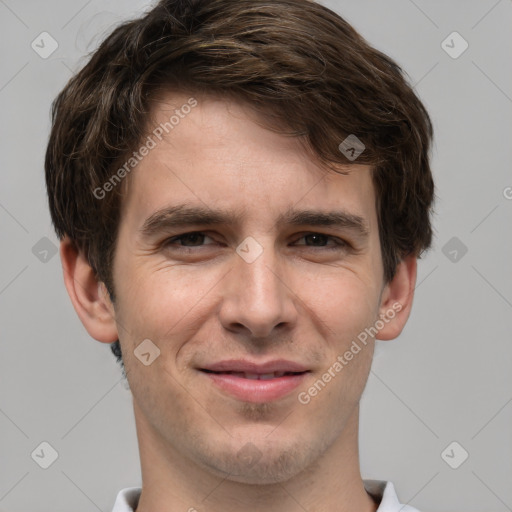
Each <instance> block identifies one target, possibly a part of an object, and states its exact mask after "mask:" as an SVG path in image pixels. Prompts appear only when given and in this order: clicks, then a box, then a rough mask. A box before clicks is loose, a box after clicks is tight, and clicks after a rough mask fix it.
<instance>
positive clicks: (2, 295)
mask: <svg viewBox="0 0 512 512" xmlns="http://www.w3.org/2000/svg"><path fill="white" fill-rule="evenodd" d="M325 4H326V5H328V6H329V7H331V8H332V9H334V10H335V11H337V12H339V13H340V14H341V15H342V16H343V17H345V18H346V19H347V20H348V21H349V22H350V23H352V24H353V25H354V27H355V28H356V29H357V30H358V31H359V32H360V33H361V34H362V35H363V36H364V37H365V38H366V39H367V40H369V41H370V42H371V43H372V44H373V45H374V46H376V47H377V48H378V49H380V50H382V51H383V52H385V53H387V54H388V55H390V56H391V57H392V58H394V59H395V60H396V61H397V62H398V63H399V64H400V65H401V66H402V67H403V68H404V70H405V71H406V72H407V73H408V75H409V76H410V81H411V83H412V84H414V85H415V89H416V91H417V93H418V94H419V95H420V97H421V98H422V100H423V101H424V103H425V105H426V106H427V108H428V109H429V111H430V113H431V116H432V118H433V120H434V125H435V147H434V153H433V161H432V165H433V170H434V174H435V179H436V184H437V194H438V199H437V204H436V216H435V218H434V223H435V229H436V238H435V242H434V247H433V249H432V250H431V252H430V253H429V254H428V255H427V256H426V257H425V258H423V259H422V260H421V261H420V264H419V276H418V287H417V290H416V297H415V304H414V308H413V313H412V316H411V318H410V321H409V323H408V325H407V327H406V328H405V330H404V332H403V334H402V335H401V337H400V338H399V339H397V340H395V341H390V342H378V346H377V351H376V357H375V361H374V364H373V369H372V373H371V376H370V380H369V382H368V385H367V388H366V390H365V393H364V396H363V401H362V412H361V441H360V443H361V463H362V472H363V477H365V478H377V479H386V480H391V481H393V482H394V483H395V486H396V488H397V490H398V494H399V497H400V499H401V500H402V502H404V503H410V504H411V505H413V506H415V507H417V508H419V509H420V510H422V512H426V511H446V512H448V511H460V510H465V511H466V512H473V511H506V510H512V438H511V426H512V371H511V367H512V366H511V363H512V343H511V334H510V318H511V308H512V286H511V279H510V278H511V266H512V265H511V262H512V258H511V255H512V250H511V249H512V237H511V236H510V232H511V230H510V226H511V221H512V200H511V199H507V197H506V196H508V197H509V198H510V197H512V189H511V188H507V187H512V173H511V172H510V169H511V163H512V149H511V148H512V125H511V120H512V67H511V49H512V3H511V2H510V0H500V1H496V0H479V1H476V0H472V1H467V0H465V1H463V0H459V1H450V2H446V1H442V0H435V1H426V0H414V1H412V0H389V1H386V2H383V1H380V0H364V1H362V0H359V1H348V0H332V1H326V2H325ZM147 5H148V4H147V2H144V1H142V0H130V1H126V0H115V1H114V0H111V1H99V0H89V1H84V0H73V1H69V0H68V1H64V0H50V1H45V2H40V1H35V0H32V1H29V0H20V1H15V0H0V42H1V50H0V51H1V56H2V60H1V69H0V73H1V74H0V110H1V113H2V123H1V134H0V141H1V151H0V164H1V168H2V169H1V172H0V180H1V182H0V222H1V229H0V237H1V251H0V258H1V260H0V261H1V266H0V326H1V333H2V337H1V343H0V434H1V435H0V510H2V511H4V512H5V511H9V512H21V511H34V512H43V511H50V510H51V511H53V512H59V511H67V510H74V511H76V512H89V511H96V510H101V511H106V512H109V511H110V510H111V507H112V505H113V502H114V499H115V496H116V494H117V492H118V491H119V490H120V489H121V488H123V487H128V486H132V485H140V469H139V459H138V448H137V441H136V436H135V426H134V420H133V412H132V405H131V395H130V392H129V391H128V390H127V389H126V388H125V387H124V383H123V381H122V379H121V372H120V369H119V368H118V366H117V365H116V363H115V360H114V357H113V356H112V355H111V353H110V349H109V347H108V345H104V344H101V343H98V342H95V341H94V340H93V339H92V338H90V337H89V335H88V334H87V332H86V331H85V329H84V328H83V327H82V325H81V323H80V321H79V319H78V317H77V316H76V314H75V312H74V310H73V308H72V306H71V303H70V301H69V299H68V296H67V292H66V290H65V288H64V285H63V280H62V272H61V267H60V261H59V257H58V255H52V253H51V252H49V253H48V254H46V255H45V257H46V260H47V261H46V262H45V261H44V257H43V255H44V252H43V251H44V249H45V247H46V248H47V246H49V247H51V244H50V245H49V242H48V241H42V242H41V241H40V240H41V239H42V238H43V237H47V238H48V239H49V240H50V241H51V242H52V243H53V244H54V245H57V239H56V237H55V235H54V233H53V231H52V227H51V223H50V218H49V214H48V211H47V203H46V196H45V186H44V175H43V156H44V151H45V147H46V142H47V137H48V133H49V126H50V121H49V108H50V103H51V101H52V100H53V98H54V97H55V95H56V94H57V93H58V92H59V91H60V90H61V88H62V87H63V86H64V84H65V82H66V81H67V80H68V79H69V78H70V76H71V75H72V73H73V72H74V71H76V70H78V69H79V67H81V66H82V65H83V64H84V63H85V57H84V56H85V55H86V54H87V53H88V52H90V51H92V50H94V48H95V47H96V45H97V44H98V42H99V41H100V39H101V38H102V37H103V36H104V35H105V34H106V33H107V32H108V30H109V28H110V27H111V26H112V24H113V23H118V22H120V21H121V20H123V19H125V18H127V17H131V16H132V15H135V14H137V13H139V12H141V11H142V10H144V9H145V8H146V7H147ZM43 31H47V32H49V33H50V34H51V35H52V37H53V38H54V39H55V40H56V41H57V42H58V45H59V46H58V49H57V50H56V51H55V52H54V53H53V54H52V55H51V56H50V57H49V58H47V59H43V58H41V57H40V56H39V55H38V54H37V53H36V52H35V51H34V50H33V49H32V48H31V42H32V41H33V40H34V39H36V37H37V36H38V35H39V34H40V33H41V32H43ZM453 31H457V32H459V33H460V34H461V35H462V37H463V38H464V39H465V40H467V42H468V44H469V48H468V49H467V50H466V51H465V52H464V53H463V54H462V55H461V56H460V57H458V58H457V59H453V58H452V57H450V56H449V55H448V54H447V53H446V52H445V51H444V49H443V48H442V46H441V43H442V41H443V40H445V38H446V37H447V36H448V35H449V34H451V33H452V32H453ZM449 44H450V45H452V46H453V45H455V48H458V47H460V46H457V45H458V44H459V43H453V44H452V43H449ZM452 237H457V239H458V240H456V241H455V242H453V241H452V242H451V244H453V243H455V245H453V246H452V245H448V246H446V244H447V243H448V241H449V240H450V239H452ZM38 243H39V245H36V244H38ZM41 244H42V245H41ZM45 244H46V245H45ZM461 244H464V246H465V247H467V253H466V254H464V255H462V251H461V247H462V245H461ZM34 246H35V247H36V248H35V249H33V247H34ZM443 248H445V249H444V252H443ZM453 250H456V251H457V254H456V257H457V259H456V261H452V260H453V258H454V257H455V253H453V252H452V253H451V255H450V251H453ZM34 253H35V254H34ZM445 253H446V255H445ZM41 258H43V261H41ZM43 441H46V442H48V443H50V445H51V446H53V447H54V449H55V450H56V451H57V452H58V459H57V460H56V461H55V463H54V464H53V465H51V466H50V467H49V468H48V469H46V470H44V469H42V468H41V467H39V465H38V464H36V462H35V461H34V460H33V459H32V458H31V453H32V452H33V451H34V450H35V449H36V448H37V447H38V446H39V445H40V443H41V442H43ZM453 441H457V442H458V443H459V444H460V445H461V446H462V447H463V449H465V450H466V451H467V452H468V453H469V458H468V459H467V460H466V461H465V462H464V463H463V464H462V465H460V467H458V469H452V468H451V467H449V465H448V464H447V463H446V462H445V460H443V458H442V456H441V453H442V452H443V451H444V450H445V448H446V447H447V446H448V445H449V444H450V443H452V442H453ZM448 453H449V455H450V456H451V457H450V459H449V460H450V461H451V462H452V464H453V463H457V461H460V456H461V449H460V448H456V449H455V450H454V451H453V452H451V451H450V450H448ZM445 458H446V457H445ZM447 460H448V459H447Z"/></svg>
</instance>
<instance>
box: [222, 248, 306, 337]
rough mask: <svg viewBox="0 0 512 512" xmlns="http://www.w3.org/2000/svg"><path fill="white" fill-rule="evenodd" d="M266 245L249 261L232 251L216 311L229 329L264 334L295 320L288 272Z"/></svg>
mask: <svg viewBox="0 0 512 512" xmlns="http://www.w3.org/2000/svg"><path fill="white" fill-rule="evenodd" d="M268 247H269V244H266V245H265V246H264V248H263V252H262V253H261V254H260V255H259V256H258V257H257V258H256V259H255V260H254V261H252V262H249V261H250V260H246V259H244V258H243V257H241V256H239V254H238V253H236V252H235V253H234V254H233V261H232V263H233V266H232V271H231V272H229V273H228V275H227V276H226V278H225V279H224V280H223V286H224V288H223V290H222V298H223V300H222V305H221V308H220V313H219V316H220V321H221V323H222V325H223V326H224V328H225V329H227V330H229V331H231V332H238V333H241V334H244V333H245V334H247V335H249V336H250V337H251V338H266V337H270V336H272V334H274V330H277V329H281V330H283V331H284V330H285V329H290V328H291V327H292V325H293V324H294V323H295V322H296V320H297V316H298V311H297V308H296V301H297V294H296V291H294V290H293V284H292V283H291V280H290V273H289V272H288V273H287V272H285V270H286V269H285V267H284V262H281V261H280V260H279V259H278V257H277V256H276V254H275V252H274V251H273V250H272V249H269V248H268ZM240 254H242V253H240Z"/></svg>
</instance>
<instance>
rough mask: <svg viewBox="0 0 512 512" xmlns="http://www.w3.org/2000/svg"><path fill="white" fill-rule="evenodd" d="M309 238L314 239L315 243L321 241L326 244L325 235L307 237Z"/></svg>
mask: <svg viewBox="0 0 512 512" xmlns="http://www.w3.org/2000/svg"><path fill="white" fill-rule="evenodd" d="M307 237H309V238H310V239H314V241H316V242H318V241H320V242H324V243H325V235H318V234H316V235H307ZM313 243H314V242H313ZM317 245H318V244H317ZM320 245H324V244H320Z"/></svg>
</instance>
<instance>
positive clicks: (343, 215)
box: [140, 204, 369, 238]
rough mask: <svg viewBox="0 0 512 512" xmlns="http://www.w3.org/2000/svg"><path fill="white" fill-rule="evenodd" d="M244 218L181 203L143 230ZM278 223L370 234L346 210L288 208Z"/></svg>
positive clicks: (152, 231)
mask: <svg viewBox="0 0 512 512" xmlns="http://www.w3.org/2000/svg"><path fill="white" fill-rule="evenodd" d="M245 218H246V215H245V213H243V212H241V211H234V210H228V211H225V210H215V209H212V208H207V207H203V206H190V205H186V204H180V205H176V206H170V207H166V208H162V209H160V210H157V211H156V212H154V213H153V214H151V215H150V216H149V217H148V218H147V219H146V220H145V221H144V224H143V225H142V227H141V228H140V233H141V236H142V237H143V238H151V237H153V236H155V235H157V234H159V233H162V232H165V231H169V230H171V229H176V228H186V227H188V226H193V225H204V226H213V225H229V224H231V225H233V224H241V223H242V222H243V220H244V219H245ZM276 224H277V225H279V226H283V225H288V226H301V225H308V226H316V227H322V226H324V227H327V226H330V227H336V228H339V229H345V230H349V231H353V233H354V235H356V236H359V237H361V238H366V237H368V235H369V227H368V223H367V222H366V221H365V219H364V218H363V217H361V216H359V215H355V214H353V213H350V212H347V211H344V210H336V211H321V210H311V209H306V210H297V209H295V208H289V209H288V210H287V211H286V212H284V213H282V214H280V215H279V217H278V218H277V221H276Z"/></svg>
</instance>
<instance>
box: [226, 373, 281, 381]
mask: <svg viewBox="0 0 512 512" xmlns="http://www.w3.org/2000/svg"><path fill="white" fill-rule="evenodd" d="M230 373H231V374H232V375H235V376H236V377H241V378H244V379H250V380H270V379H276V378H279V377H283V376H284V375H285V372H272V373H246V372H230Z"/></svg>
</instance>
